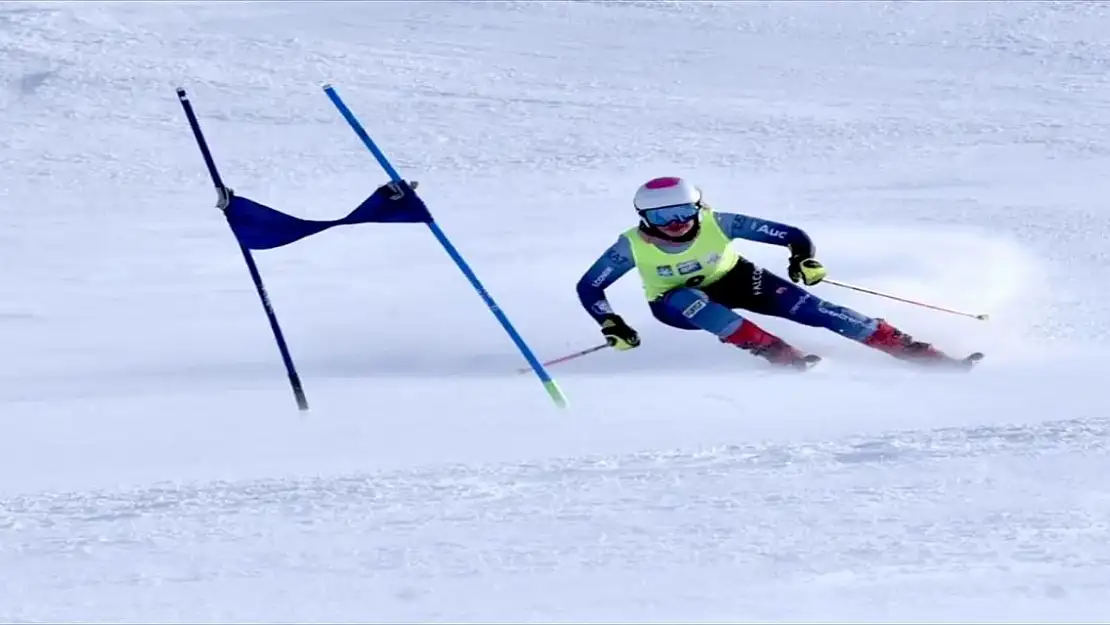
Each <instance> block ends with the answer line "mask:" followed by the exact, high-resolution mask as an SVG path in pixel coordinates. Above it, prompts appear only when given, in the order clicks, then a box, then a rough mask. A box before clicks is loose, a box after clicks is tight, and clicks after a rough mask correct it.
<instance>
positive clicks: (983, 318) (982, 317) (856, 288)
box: [822, 279, 990, 321]
mask: <svg viewBox="0 0 1110 625" xmlns="http://www.w3.org/2000/svg"><path fill="white" fill-rule="evenodd" d="M822 282H824V283H825V284H831V285H833V286H839V287H842V288H845V289H852V290H853V291H859V292H861V293H870V294H871V295H878V296H879V297H885V298H888V299H893V300H898V301H899V302H905V303H907V304H913V305H914V306H921V307H923V308H932V309H933V310H939V311H942V312H946V313H952V314H953V315H960V316H963V317H971V318H972V319H978V320H979V321H986V320H987V319H989V318H990V317H989V316H988V315H986V314H985V313H984V314H979V315H977V314H975V313H969V312H962V311H959V310H952V309H951V308H944V307H943V306H934V305H932V304H926V303H924V302H916V301H914V300H912V299H905V298H903V297H897V296H895V295H891V294H889V293H882V292H880V291H872V290H871V289H865V288H863V287H859V286H855V285H851V284H846V283H844V282H838V281H836V280H829V279H825V280H822Z"/></svg>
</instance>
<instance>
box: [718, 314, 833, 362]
mask: <svg viewBox="0 0 1110 625" xmlns="http://www.w3.org/2000/svg"><path fill="white" fill-rule="evenodd" d="M721 341H722V342H724V343H729V344H731V345H735V346H737V347H739V348H740V349H743V350H745V351H748V352H751V353H752V354H754V355H756V356H759V357H761V358H763V359H765V360H767V361H768V362H770V363H771V364H773V365H779V366H785V367H793V368H795V369H808V368H810V367H812V366H813V365H815V364H817V363H818V362H819V361H820V360H821V357H820V356H816V355H813V354H808V355H807V354H804V353H802V352H801V351H800V350H798V349H797V348H795V347H793V346H791V345H789V344H787V343H786V341H783V340H782V339H780V338H779V337H777V336H775V335H773V334H771V333H770V332H767V331H765V330H763V329H762V328H760V327H759V326H757V325H755V324H754V323H752V322H751V321H748V320H747V319H745V320H743V321H742V322H741V323H740V327H739V328H737V329H736V331H735V332H733V333H732V334H730V335H728V336H726V337H725V338H723V339H721Z"/></svg>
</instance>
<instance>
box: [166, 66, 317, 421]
mask: <svg viewBox="0 0 1110 625" xmlns="http://www.w3.org/2000/svg"><path fill="white" fill-rule="evenodd" d="M177 99H178V100H180V101H181V107H182V108H184V109H185V116H186V117H188V118H189V126H190V127H192V129H193V137H194V138H195V139H196V141H197V146H199V147H200V153H201V155H202V156H204V164H205V165H206V166H207V167H208V174H209V175H210V176H212V184H214V185H215V186H216V192H217V193H218V194H219V201H218V202H217V206H218V207H219V208H220V210H227V206H228V202H229V200H230V199H231V193H232V191H231V190H230V189H228V188H227V187H225V186H224V183H223V180H222V179H221V178H220V172H219V171H217V170H216V163H215V161H213V160H212V153H211V152H210V151H209V150H208V143H207V142H206V141H205V140H204V134H203V133H202V132H201V131H200V123H199V122H198V121H197V116H196V114H195V113H194V112H193V105H192V103H191V102H189V96H188V95H186V94H185V90H184V89H182V88H180V87H178V89H177ZM229 225H230V222H229ZM231 232H232V234H235V229H234V228H232V231H231ZM235 240H236V242H237V243H238V244H239V250H240V251H241V252H243V260H245V261H246V263H247V269H248V270H249V271H250V274H251V280H253V281H254V288H255V289H256V290H257V291H258V298H259V299H260V300H262V308H263V309H264V310H265V311H266V318H267V319H268V320H269V321H270V329H271V330H273V332H274V340H275V341H277V346H278V350H279V351H280V352H281V360H282V362H284V363H285V370H286V372H287V373H288V374H289V384H290V385H291V386H292V387H293V395H294V396H295V397H296V398H297V408H299V409H300V410H308V400H307V399H306V398H305V393H304V387H303V386H302V384H301V378H300V376H299V375H298V374H297V369H296V367H295V366H294V365H293V357H292V356H290V355H289V347H288V346H287V345H286V344H285V336H284V335H283V334H282V331H281V326H280V325H278V320H277V314H276V313H275V312H274V307H273V305H272V304H271V303H270V297H269V295H267V294H266V286H265V285H264V284H263V283H262V275H261V274H260V273H259V272H258V265H256V264H255V262H254V256H253V255H252V254H251V252H250V250H249V249H247V247H246V246H245V245H243V243H242V241H240V240H239V237H238V235H236V236H235Z"/></svg>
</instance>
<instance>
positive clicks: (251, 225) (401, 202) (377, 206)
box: [225, 181, 432, 250]
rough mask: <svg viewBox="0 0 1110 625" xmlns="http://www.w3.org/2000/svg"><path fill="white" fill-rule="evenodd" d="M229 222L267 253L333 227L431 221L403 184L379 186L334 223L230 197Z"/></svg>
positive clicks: (242, 237)
mask: <svg viewBox="0 0 1110 625" xmlns="http://www.w3.org/2000/svg"><path fill="white" fill-rule="evenodd" d="M225 212H226V214H227V220H228V223H230V224H231V229H232V230H234V231H235V236H236V237H238V239H239V241H240V242H241V243H242V244H243V245H244V246H246V247H248V248H250V249H252V250H269V249H273V248H275V247H281V246H283V245H289V244H290V243H293V242H294V241H299V240H300V239H303V238H305V237H307V236H311V235H313V234H316V233H318V232H323V231H324V230H327V229H328V228H332V227H334V226H343V225H351V224H363V223H428V222H430V221H431V220H432V216H431V214H429V213H428V207H427V206H425V204H424V201H423V200H421V199H420V196H418V195H416V194H415V193H412V191H411V187H409V186H408V184H407V183H405V182H403V181H402V182H397V183H392V184H388V185H384V186H382V187H379V188H378V190H376V191H374V193H373V194H372V195H371V196H370V197H368V198H366V201H364V202H363V203H362V204H359V206H358V208H356V209H355V210H353V211H351V212H350V214H348V215H347V216H346V217H343V218H341V219H333V220H324V221H321V220H314V219H301V218H300V217H294V216H293V215H288V214H286V213H283V212H281V211H279V210H276V209H273V208H270V207H269V206H266V205H264V204H259V203H258V202H255V201H253V200H249V199H247V198H245V197H240V196H237V195H235V194H233V193H232V194H231V197H230V199H229V200H228V205H227V209H226V210H225Z"/></svg>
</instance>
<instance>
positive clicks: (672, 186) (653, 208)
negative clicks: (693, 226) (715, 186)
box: [632, 177, 701, 227]
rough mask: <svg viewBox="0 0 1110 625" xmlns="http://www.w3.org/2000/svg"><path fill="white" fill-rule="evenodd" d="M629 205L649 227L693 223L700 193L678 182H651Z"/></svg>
mask: <svg viewBox="0 0 1110 625" xmlns="http://www.w3.org/2000/svg"><path fill="white" fill-rule="evenodd" d="M632 205H633V206H635V207H636V212H638V213H640V217H641V218H643V220H644V221H645V222H647V223H648V224H649V225H651V226H656V227H661V226H666V225H668V224H673V223H681V222H688V221H693V220H695V219H697V216H698V211H699V210H700V209H701V190H700V189H698V188H697V187H696V186H694V185H693V184H691V183H690V182H687V181H686V180H683V179H682V178H675V177H664V178H653V179H651V180H648V181H647V182H645V183H644V184H643V185H641V186H640V188H639V189H637V190H636V195H635V196H634V197H633V198H632Z"/></svg>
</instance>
